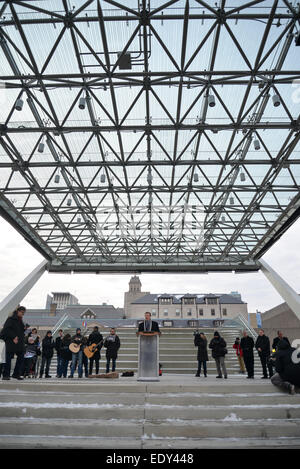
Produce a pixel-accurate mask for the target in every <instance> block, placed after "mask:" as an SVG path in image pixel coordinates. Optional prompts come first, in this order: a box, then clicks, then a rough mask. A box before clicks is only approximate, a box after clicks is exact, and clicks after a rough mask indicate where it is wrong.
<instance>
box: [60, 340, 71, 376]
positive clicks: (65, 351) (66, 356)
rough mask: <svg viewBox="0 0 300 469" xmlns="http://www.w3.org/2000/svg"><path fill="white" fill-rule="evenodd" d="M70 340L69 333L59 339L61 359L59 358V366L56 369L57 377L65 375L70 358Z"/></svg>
mask: <svg viewBox="0 0 300 469" xmlns="http://www.w3.org/2000/svg"><path fill="white" fill-rule="evenodd" d="M71 341H72V339H71V334H66V335H65V336H64V337H63V338H62V340H61V343H60V350H59V353H60V358H61V360H60V367H59V369H58V375H57V377H58V378H61V377H62V376H63V377H64V378H66V377H67V373H68V364H69V362H70V361H71V360H72V352H71V350H70V349H69V346H70V344H71Z"/></svg>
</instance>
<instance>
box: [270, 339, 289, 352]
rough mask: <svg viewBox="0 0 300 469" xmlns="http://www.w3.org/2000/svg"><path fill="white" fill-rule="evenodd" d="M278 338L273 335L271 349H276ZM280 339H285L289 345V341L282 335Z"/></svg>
mask: <svg viewBox="0 0 300 469" xmlns="http://www.w3.org/2000/svg"><path fill="white" fill-rule="evenodd" d="M280 340H281V339H280V337H275V339H274V340H273V343H272V349H273V348H274V349H275V350H276V348H277V345H278V343H279V342H280ZM282 340H285V341H286V342H287V343H288V344H289V346H291V344H290V341H289V339H288V338H287V337H282Z"/></svg>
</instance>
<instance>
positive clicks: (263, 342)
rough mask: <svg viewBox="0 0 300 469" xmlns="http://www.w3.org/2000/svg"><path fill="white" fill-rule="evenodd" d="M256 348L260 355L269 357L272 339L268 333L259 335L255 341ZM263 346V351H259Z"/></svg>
mask: <svg viewBox="0 0 300 469" xmlns="http://www.w3.org/2000/svg"><path fill="white" fill-rule="evenodd" d="M255 348H256V350H257V351H258V355H261V356H265V357H269V356H270V341H269V337H267V336H266V335H259V336H258V337H257V339H256V342H255ZM259 348H261V352H259V350H258V349H259Z"/></svg>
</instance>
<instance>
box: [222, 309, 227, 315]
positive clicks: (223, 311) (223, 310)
mask: <svg viewBox="0 0 300 469" xmlns="http://www.w3.org/2000/svg"><path fill="white" fill-rule="evenodd" d="M222 314H223V316H227V309H226V308H223V309H222Z"/></svg>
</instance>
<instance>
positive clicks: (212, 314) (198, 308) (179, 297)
mask: <svg viewBox="0 0 300 469" xmlns="http://www.w3.org/2000/svg"><path fill="white" fill-rule="evenodd" d="M141 287H142V284H141V281H140V279H139V277H137V276H134V277H132V278H131V279H130V282H129V291H128V292H126V293H125V295H124V310H125V314H126V317H127V318H143V316H144V313H145V312H146V311H149V312H150V313H151V314H152V317H153V318H157V319H158V318H165V319H166V318H170V319H214V318H222V319H232V318H235V317H236V316H238V315H239V314H242V315H243V316H244V317H245V319H246V320H248V308H247V303H245V302H244V301H242V299H241V295H240V294H239V293H238V292H231V293H230V294H227V293H174V294H173V293H153V294H151V293H149V292H144V293H143V292H142V291H141Z"/></svg>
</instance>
